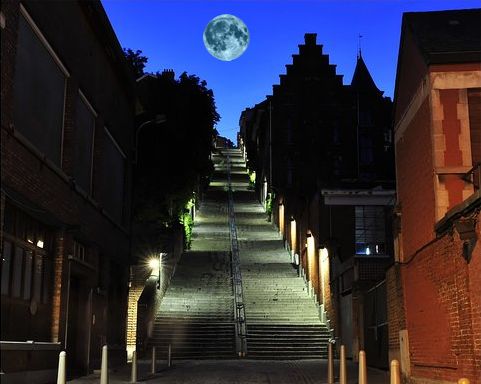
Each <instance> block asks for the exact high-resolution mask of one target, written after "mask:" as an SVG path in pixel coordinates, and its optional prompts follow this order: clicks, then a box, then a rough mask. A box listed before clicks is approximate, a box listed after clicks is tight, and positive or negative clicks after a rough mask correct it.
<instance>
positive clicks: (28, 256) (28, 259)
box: [23, 251, 33, 300]
mask: <svg viewBox="0 0 481 384" xmlns="http://www.w3.org/2000/svg"><path fill="white" fill-rule="evenodd" d="M32 266H33V255H32V251H25V268H24V273H23V299H24V300H30V297H31V293H32Z"/></svg>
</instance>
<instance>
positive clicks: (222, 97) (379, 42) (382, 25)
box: [102, 0, 479, 142]
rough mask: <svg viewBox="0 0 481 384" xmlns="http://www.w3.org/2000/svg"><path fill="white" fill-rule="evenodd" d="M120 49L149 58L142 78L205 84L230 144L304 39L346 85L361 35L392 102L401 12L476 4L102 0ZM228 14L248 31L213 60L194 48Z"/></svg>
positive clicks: (440, 0) (442, 0)
mask: <svg viewBox="0 0 481 384" xmlns="http://www.w3.org/2000/svg"><path fill="white" fill-rule="evenodd" d="M102 3H103V5H104V7H105V10H106V12H107V14H108V16H109V18H110V22H111V23H112V26H113V27H114V30H115V32H116V33H117V37H118V39H119V41H120V43H121V45H122V46H123V47H127V48H132V49H134V50H136V49H140V50H142V51H143V54H144V55H145V56H147V57H148V58H149V62H148V65H147V67H146V70H147V71H149V72H156V71H161V70H163V69H166V68H169V69H173V70H174V71H175V72H176V76H178V75H180V74H181V73H182V72H183V71H187V72H188V73H189V74H196V75H197V76H199V77H200V78H201V79H204V80H206V81H207V84H208V87H209V88H211V89H212V90H213V91H214V95H215V100H216V104H217V110H218V112H219V114H220V115H221V121H220V122H219V123H218V125H217V129H218V131H219V132H220V134H221V135H224V136H227V137H229V138H230V139H231V140H233V141H234V142H235V138H236V132H237V130H238V122H239V116H240V113H241V111H242V110H243V109H245V108H246V107H251V106H253V105H254V104H256V103H259V102H261V101H262V100H263V99H264V98H265V96H266V95H268V94H271V92H272V85H273V84H277V83H278V81H279V74H281V73H285V65H286V64H288V63H291V61H292V58H291V55H292V54H294V53H297V52H298V47H297V46H298V44H302V43H303V42H304V33H306V32H314V33H317V41H318V43H319V44H322V45H323V46H324V49H323V51H324V53H326V54H328V55H329V58H330V59H329V61H330V63H331V64H336V65H337V73H338V74H341V75H344V84H349V83H350V82H351V78H352V74H353V71H354V66H355V63H356V55H357V50H358V40H359V39H358V35H359V34H361V35H362V36H363V37H362V39H361V46H362V56H363V58H364V61H365V62H366V65H367V67H368V69H369V70H370V72H371V75H372V76H373V78H374V81H375V82H376V84H377V86H378V88H379V89H381V90H382V91H384V92H385V95H387V96H390V97H392V96H393V92H394V80H395V74H396V64H397V54H398V47H399V36H400V30H401V18H402V13H403V12H408V11H429V10H443V9H462V8H475V7H479V1H478V0H435V1H427V0H417V1H415V0H357V1H354V0H353V1H342V0H330V1H327V0H310V1H309V0H308V1H295V0H291V1H276V0H260V1H259V0H258V1H249V0H237V1H234V0H232V1H219V0H184V1H182V0H178V1H174V0H171V1H167V0H103V1H102ZM223 13H230V14H233V15H236V16H237V17H240V18H241V19H242V20H243V21H244V22H245V23H246V25H247V27H248V28H249V32H250V36H251V37H250V44H249V47H248V48H247V50H246V52H245V53H244V54H243V55H242V56H241V57H239V58H238V59H236V60H234V61H230V62H224V61H220V60H217V59H215V58H213V57H212V56H211V55H210V54H209V53H208V52H207V50H206V49H205V47H204V43H203V40H202V34H203V31H204V29H205V27H206V25H207V23H208V22H209V21H210V20H211V19H212V18H214V17H215V16H217V15H219V14H223Z"/></svg>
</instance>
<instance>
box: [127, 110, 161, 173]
mask: <svg viewBox="0 0 481 384" xmlns="http://www.w3.org/2000/svg"><path fill="white" fill-rule="evenodd" d="M166 121H167V117H166V116H165V115H163V114H162V115H155V118H153V119H151V120H147V121H144V122H143V123H142V124H140V125H139V127H138V128H137V129H136V131H135V158H134V163H135V164H137V160H138V157H139V133H140V131H141V130H142V128H144V127H145V126H146V125H149V124H156V125H159V124H162V123H165V122H166Z"/></svg>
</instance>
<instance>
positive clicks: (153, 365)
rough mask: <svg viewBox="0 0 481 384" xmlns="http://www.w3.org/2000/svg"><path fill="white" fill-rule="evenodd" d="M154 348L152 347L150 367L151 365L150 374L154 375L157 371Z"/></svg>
mask: <svg viewBox="0 0 481 384" xmlns="http://www.w3.org/2000/svg"><path fill="white" fill-rule="evenodd" d="M155 359H156V357H155V346H153V347H152V365H151V373H152V374H153V375H155V372H156V371H157V369H156V366H155V365H156V361H155Z"/></svg>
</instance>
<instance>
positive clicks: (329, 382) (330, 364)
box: [327, 342, 334, 384]
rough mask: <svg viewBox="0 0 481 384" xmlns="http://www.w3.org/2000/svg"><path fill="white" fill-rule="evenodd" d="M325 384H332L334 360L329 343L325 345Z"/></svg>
mask: <svg viewBox="0 0 481 384" xmlns="http://www.w3.org/2000/svg"><path fill="white" fill-rule="evenodd" d="M327 384H334V358H333V356H332V343H331V342H329V344H328V345H327Z"/></svg>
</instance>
